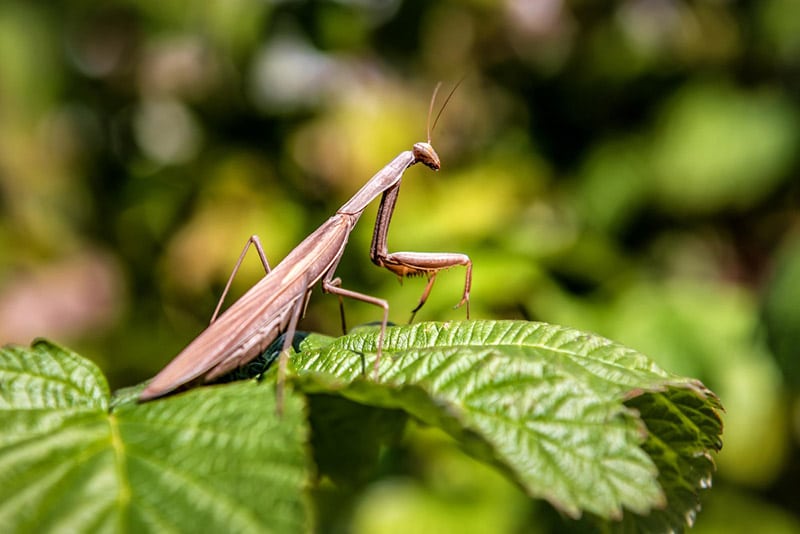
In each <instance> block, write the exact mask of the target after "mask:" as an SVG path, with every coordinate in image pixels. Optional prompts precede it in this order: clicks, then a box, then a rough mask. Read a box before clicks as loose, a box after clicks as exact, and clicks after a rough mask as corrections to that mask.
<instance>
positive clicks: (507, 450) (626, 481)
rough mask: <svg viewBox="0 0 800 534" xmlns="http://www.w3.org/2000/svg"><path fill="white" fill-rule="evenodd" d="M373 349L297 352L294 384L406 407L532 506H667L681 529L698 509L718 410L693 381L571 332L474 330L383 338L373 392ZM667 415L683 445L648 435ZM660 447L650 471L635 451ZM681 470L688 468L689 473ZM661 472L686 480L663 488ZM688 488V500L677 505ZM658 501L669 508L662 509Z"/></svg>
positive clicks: (453, 326) (405, 331) (409, 331)
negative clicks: (505, 477)
mask: <svg viewBox="0 0 800 534" xmlns="http://www.w3.org/2000/svg"><path fill="white" fill-rule="evenodd" d="M377 338H378V336H377V332H375V331H369V332H363V333H362V332H360V333H357V334H352V335H349V336H345V337H343V338H340V339H338V340H336V341H335V342H333V343H331V344H330V345H329V346H328V347H326V348H322V349H321V350H312V351H308V352H305V351H303V352H301V353H300V354H299V355H297V356H295V358H294V365H295V367H296V368H297V369H298V370H299V375H300V377H299V383H300V384H301V387H302V388H304V389H306V390H308V391H320V392H333V391H338V392H339V393H340V394H341V395H343V396H345V397H348V398H350V399H353V400H356V401H358V402H362V403H365V404H372V405H378V406H384V407H391V408H402V409H403V410H405V411H407V412H409V413H411V414H412V415H414V416H415V417H417V418H419V419H421V420H422V421H425V422H426V423H429V424H433V425H436V426H440V427H441V428H443V429H445V430H446V431H447V432H448V433H450V434H451V435H453V436H454V437H456V438H457V439H458V440H460V441H461V442H462V445H463V446H464V447H465V448H466V449H467V450H468V451H469V452H470V453H471V454H473V455H475V456H476V457H478V458H481V459H483V460H484V461H488V462H491V463H496V464H499V465H500V466H502V467H503V469H504V470H506V471H507V472H508V473H509V474H510V476H511V477H512V478H513V479H514V480H516V481H517V482H518V483H519V484H521V485H522V487H523V488H525V490H526V491H527V492H528V493H529V494H530V495H532V496H534V497H539V498H543V499H546V500H548V501H549V502H551V503H552V504H553V505H554V506H556V507H557V508H559V509H561V510H562V511H564V512H565V513H567V514H568V515H571V516H573V517H578V516H580V515H581V512H582V511H588V512H591V513H593V514H596V515H598V516H600V517H604V518H621V517H622V511H623V508H626V509H628V510H631V511H634V512H637V513H639V514H643V515H646V514H647V513H648V512H650V511H651V510H653V509H654V508H661V507H663V506H668V507H669V508H668V510H669V512H670V514H672V515H674V516H676V517H681V518H688V517H690V516H691V515H692V514H693V513H694V511H695V510H696V509H697V506H698V501H697V492H698V491H699V490H700V489H701V488H702V487H705V486H706V485H707V484H708V480H709V479H710V476H711V473H712V471H713V462H711V461H707V460H704V461H703V462H702V466H701V465H700V464H699V463H697V460H696V458H697V457H698V456H701V455H705V456H706V457H707V455H708V454H709V453H710V452H711V451H713V450H716V449H717V448H718V447H719V445H720V442H719V433H720V432H721V424H720V422H719V416H718V414H717V411H718V410H719V408H720V406H719V403H718V401H717V400H716V398H715V397H714V396H713V394H710V392H708V391H707V390H705V389H704V388H703V387H702V385H700V384H699V383H697V382H695V381H691V380H688V379H683V378H679V377H676V376H672V375H669V374H668V373H666V372H664V371H662V370H661V369H659V368H658V367H656V366H655V365H654V364H653V363H652V362H650V361H649V360H648V359H647V358H646V357H645V356H643V355H641V354H639V353H637V352H635V351H632V350H630V349H626V348H625V347H622V346H620V345H617V344H614V343H612V342H610V341H608V340H605V339H602V338H599V337H596V336H593V335H590V334H586V333H583V332H579V331H576V330H571V329H567V328H562V327H555V326H550V325H545V324H540V323H526V322H513V321H473V322H464V323H424V324H419V325H413V326H405V327H393V328H390V329H389V330H388V331H387V334H386V339H385V344H384V346H383V358H382V360H381V364H380V369H379V376H380V380H379V383H378V384H376V383H374V382H372V381H369V380H362V379H361V378H362V377H363V376H364V374H365V373H371V368H372V361H373V358H374V354H375V350H376V343H377ZM387 385H388V386H390V387H387ZM656 392H658V393H657V395H658V398H657V399H652V400H643V401H641V402H640V403H639V404H638V406H639V407H640V409H641V411H636V410H633V409H631V408H629V407H626V406H625V404H624V401H625V400H629V399H632V398H635V397H638V396H644V397H647V396H648V395H654V394H656ZM688 399H692V401H691V402H689V401H688ZM665 412H668V413H670V414H680V417H673V418H672V419H671V421H670V422H669V424H678V425H687V426H688V427H691V429H690V430H688V434H689V435H690V436H691V437H690V438H689V441H688V442H685V441H683V440H685V439H687V436H686V435H682V436H680V434H682V433H683V432H681V430H675V431H673V432H669V431H667V432H664V435H661V434H659V433H658V432H652V433H648V431H647V426H648V425H649V424H653V425H654V428H656V429H658V430H659V431H661V429H662V427H660V426H659V425H660V424H661V423H662V422H663V421H664V413H665ZM709 414H711V417H712V418H714V419H715V421H716V423H711V422H709V420H708V418H709ZM651 417H652V418H653V420H652V421H650V418H651ZM655 437H658V439H659V440H663V441H661V443H660V445H661V447H662V448H663V449H666V450H668V451H669V453H668V454H667V453H663V451H662V452H661V453H660V454H658V455H656V458H655V460H656V463H654V458H651V457H650V456H648V455H647V454H646V453H645V451H644V450H643V449H642V444H643V442H645V441H646V440H647V439H655ZM673 439H679V441H673ZM681 462H685V465H688V466H690V467H692V468H693V471H690V472H683V471H682V467H683V465H681ZM657 464H661V465H660V467H661V470H662V472H666V471H667V470H668V469H671V470H673V471H679V472H681V477H673V478H674V480H673V479H671V478H668V477H664V478H663V480H662V479H658V480H657V475H658V469H657V467H656V466H657ZM675 480H677V482H676V481H675ZM659 482H661V485H659ZM679 486H680V488H679ZM687 486H688V487H691V490H690V491H689V495H686V494H681V495H680V497H678V495H679V493H680V492H679V491H678V489H684V488H685V487H687ZM665 494H666V495H667V496H672V495H675V496H676V497H675V499H674V500H672V501H670V502H668V503H667V501H666V500H665Z"/></svg>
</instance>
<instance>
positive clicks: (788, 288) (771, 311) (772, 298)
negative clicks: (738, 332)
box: [763, 241, 800, 389]
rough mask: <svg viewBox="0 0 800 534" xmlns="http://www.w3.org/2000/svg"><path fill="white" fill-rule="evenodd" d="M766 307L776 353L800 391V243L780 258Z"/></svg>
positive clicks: (766, 322) (789, 248) (767, 326)
mask: <svg viewBox="0 0 800 534" xmlns="http://www.w3.org/2000/svg"><path fill="white" fill-rule="evenodd" d="M763 308H764V309H763V315H764V325H765V326H766V330H767V340H768V342H769V346H770V348H771V349H772V353H773V354H774V355H775V359H776V360H777V361H778V365H780V367H781V370H782V371H783V376H784V378H785V379H786V380H787V382H789V384H791V386H792V387H793V388H795V389H800V241H795V242H794V243H792V244H790V245H789V246H787V247H786V249H785V251H784V252H783V254H782V255H781V256H780V257H779V258H778V262H777V265H776V267H775V273H774V275H773V278H772V281H771V282H770V285H769V287H768V289H767V292H766V296H765V299H764V304H763Z"/></svg>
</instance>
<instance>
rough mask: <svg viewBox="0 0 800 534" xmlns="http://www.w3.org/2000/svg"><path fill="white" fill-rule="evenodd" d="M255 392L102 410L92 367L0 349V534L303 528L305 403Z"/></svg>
mask: <svg viewBox="0 0 800 534" xmlns="http://www.w3.org/2000/svg"><path fill="white" fill-rule="evenodd" d="M287 393H288V394H287V395H286V397H285V399H284V411H283V416H282V417H279V416H278V415H277V413H276V407H275V390H274V387H272V386H271V385H267V384H261V385H257V384H255V383H254V382H252V381H251V382H240V383H236V384H228V385H225V386H217V387H209V388H201V389H198V390H194V391H191V392H188V393H184V394H180V395H176V396H174V397H170V398H167V399H164V400H161V401H155V402H150V403H147V404H141V405H140V404H136V403H135V402H130V401H129V400H126V398H130V397H132V396H133V395H131V394H130V393H129V394H127V395H125V396H124V397H121V398H120V400H119V401H118V402H114V405H115V407H114V409H113V411H111V412H109V405H110V397H109V391H108V385H107V384H106V381H105V379H104V378H103V376H102V374H101V373H100V371H99V370H98V369H97V368H96V367H95V366H94V365H93V364H91V363H90V362H88V361H87V360H84V359H82V358H80V357H78V356H77V355H75V354H73V353H71V352H69V351H66V350H64V349H62V348H60V347H58V346H56V345H53V344H50V343H47V342H44V341H39V342H36V343H35V344H34V345H33V347H32V348H31V349H26V348H20V347H5V348H3V349H2V351H0V428H2V429H3V430H2V434H0V531H2V532H45V531H60V532H170V531H171V532H177V531H185V532H198V531H216V532H235V531H238V532H262V531H265V532H294V531H298V530H302V529H303V528H305V526H306V525H307V523H308V517H307V505H306V503H305V501H304V497H303V488H304V487H305V485H306V484H307V478H308V469H307V465H306V463H307V460H306V451H305V444H306V441H307V429H306V424H305V413H304V403H303V400H302V397H300V396H298V395H297V394H292V393H291V392H287Z"/></svg>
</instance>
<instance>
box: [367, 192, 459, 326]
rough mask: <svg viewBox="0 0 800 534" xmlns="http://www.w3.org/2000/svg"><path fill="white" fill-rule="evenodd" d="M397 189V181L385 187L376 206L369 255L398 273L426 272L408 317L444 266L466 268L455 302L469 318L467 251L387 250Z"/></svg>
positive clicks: (411, 274) (382, 265)
mask: <svg viewBox="0 0 800 534" xmlns="http://www.w3.org/2000/svg"><path fill="white" fill-rule="evenodd" d="M399 192H400V181H399V180H398V182H397V184H395V185H394V186H392V187H391V188H389V189H387V190H386V191H384V193H383V196H382V197H381V204H380V206H379V207H378V216H377V219H376V221H375V230H374V232H373V234H372V246H371V247H370V258H371V259H372V262H373V263H374V264H375V265H377V266H379V267H385V268H387V269H389V270H390V271H392V272H393V273H395V274H396V275H397V276H399V277H401V278H402V277H404V276H414V275H423V274H424V275H426V276H427V277H428V283H427V284H426V285H425V289H424V290H423V291H422V295H421V296H420V299H419V303H418V304H417V306H416V307H415V308H414V309H413V310H412V311H411V319H410V320H409V322H412V321H413V320H414V316H415V315H416V313H417V312H418V311H419V309H420V308H422V306H423V305H424V304H425V301H426V300H428V295H430V292H431V288H432V287H433V283H434V282H435V281H436V275H437V273H438V272H439V271H441V270H443V269H449V268H450V267H455V266H457V265H463V266H465V267H466V268H467V272H466V279H465V282H464V293H463V294H462V296H461V300H460V301H459V303H458V304H456V308H458V307H460V306H463V305H466V309H467V319H469V291H470V288H471V287H472V260H470V259H469V256H467V255H466V254H458V253H453V252H393V253H390V252H389V250H388V245H387V238H388V234H389V223H390V222H391V220H392V214H393V213H394V207H395V204H396V203H397V195H398V193H399Z"/></svg>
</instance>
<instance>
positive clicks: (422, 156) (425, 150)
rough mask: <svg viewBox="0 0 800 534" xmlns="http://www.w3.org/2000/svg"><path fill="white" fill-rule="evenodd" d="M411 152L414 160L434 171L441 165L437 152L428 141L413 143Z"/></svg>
mask: <svg viewBox="0 0 800 534" xmlns="http://www.w3.org/2000/svg"><path fill="white" fill-rule="evenodd" d="M413 152H414V161H415V162H417V163H422V164H423V165H426V166H428V167H430V168H431V169H433V170H434V171H438V170H439V169H440V168H441V167H442V164H441V163H440V162H439V154H437V153H436V151H435V150H434V149H433V147H432V146H431V145H430V143H414V149H413Z"/></svg>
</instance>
